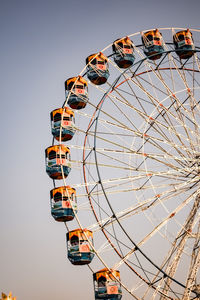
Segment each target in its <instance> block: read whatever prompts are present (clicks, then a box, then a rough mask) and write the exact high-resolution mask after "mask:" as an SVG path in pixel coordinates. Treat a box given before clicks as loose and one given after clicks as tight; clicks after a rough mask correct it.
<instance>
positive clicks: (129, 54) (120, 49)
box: [112, 37, 135, 69]
mask: <svg viewBox="0 0 200 300" xmlns="http://www.w3.org/2000/svg"><path fill="white" fill-rule="evenodd" d="M112 50H113V55H114V61H115V63H116V64H117V65H118V67H119V68H123V69H126V68H129V67H130V66H132V64H133V63H134V61H135V56H134V54H133V42H132V41H131V40H130V38H129V37H126V38H122V39H117V40H116V41H114V43H113V45H112Z"/></svg>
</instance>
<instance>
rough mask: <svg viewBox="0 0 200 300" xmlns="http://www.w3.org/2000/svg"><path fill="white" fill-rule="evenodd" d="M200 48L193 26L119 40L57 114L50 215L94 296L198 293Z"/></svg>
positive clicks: (90, 60) (73, 81) (93, 59)
mask: <svg viewBox="0 0 200 300" xmlns="http://www.w3.org/2000/svg"><path fill="white" fill-rule="evenodd" d="M199 52H200V30H196V29H185V28H160V29H149V30H144V31H142V32H138V33H134V34H131V35H129V36H126V37H122V38H119V39H117V40H115V41H113V42H112V43H111V44H110V45H108V46H107V47H106V48H104V49H103V50H101V51H100V52H97V53H94V54H91V55H89V56H88V57H87V58H86V67H85V68H84V69H83V70H82V72H81V73H80V74H79V75H78V76H76V77H70V78H69V79H67V80H66V81H65V101H64V103H63V106H62V107H60V108H57V109H55V110H54V111H53V112H51V125H52V134H53V136H54V138H53V143H52V145H51V146H50V147H48V148H47V149H46V152H45V153H46V171H47V173H48V175H49V176H50V177H51V178H52V179H53V184H54V186H53V189H52V190H51V192H50V197H51V213H52V216H53V217H54V219H55V220H56V221H61V222H64V224H65V226H66V228H67V234H66V243H67V250H68V258H69V260H70V262H71V263H72V264H74V265H87V266H88V267H89V268H90V269H91V271H92V273H93V282H94V294H95V296H94V297H95V299H121V298H124V299H138V300H139V299H143V300H146V299H148V300H149V299H160V300H164V299H176V300H177V299H182V300H188V299H199V298H200V271H199V266H200V221H199V220H200V218H199V217H200V210H199V206H200V205H199V202H200V125H199V124H200V53H199ZM75 119H76V123H75ZM73 174H74V175H73ZM61 182H63V183H61ZM91 278H92V277H91ZM91 280H92V279H91Z"/></svg>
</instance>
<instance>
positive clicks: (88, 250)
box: [66, 229, 94, 265]
mask: <svg viewBox="0 0 200 300" xmlns="http://www.w3.org/2000/svg"><path fill="white" fill-rule="evenodd" d="M66 238H67V250H68V259H69V260H70V262H71V263H72V264H73V265H85V264H89V263H90V262H91V261H92V259H93V257H94V251H93V249H92V247H91V245H90V243H91V244H92V245H93V233H92V231H90V230H88V229H75V230H72V231H69V232H68V233H67V235H66ZM88 240H89V241H90V243H89V242H88Z"/></svg>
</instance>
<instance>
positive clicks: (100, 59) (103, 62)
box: [86, 52, 110, 85]
mask: <svg viewBox="0 0 200 300" xmlns="http://www.w3.org/2000/svg"><path fill="white" fill-rule="evenodd" d="M86 65H87V77H88V79H89V80H90V81H91V82H92V83H94V84H96V85H101V84H104V83H106V81H107V79H108V77H109V75H110V74H109V70H108V59H107V57H106V56H105V55H104V54H103V53H101V52H100V53H96V54H91V55H89V56H88V57H87V58H86Z"/></svg>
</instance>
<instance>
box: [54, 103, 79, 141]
mask: <svg viewBox="0 0 200 300" xmlns="http://www.w3.org/2000/svg"><path fill="white" fill-rule="evenodd" d="M50 116H51V132H52V134H53V136H54V137H55V139H56V140H57V141H59V140H60V137H61V141H62V142H66V141H69V140H71V139H72V138H73V136H74V134H75V131H76V129H75V119H74V112H73V111H72V110H71V109H69V108H68V107H65V108H58V109H55V110H53V111H52V112H51V114H50ZM60 131H61V132H60Z"/></svg>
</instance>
